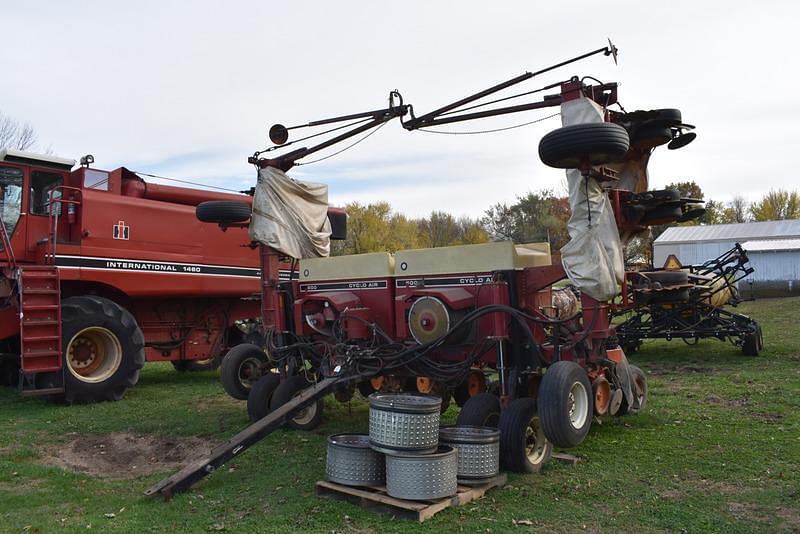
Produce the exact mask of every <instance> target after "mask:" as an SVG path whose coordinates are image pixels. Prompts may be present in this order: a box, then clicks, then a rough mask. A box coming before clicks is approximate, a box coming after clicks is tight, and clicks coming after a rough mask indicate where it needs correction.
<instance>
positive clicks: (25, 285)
mask: <svg viewBox="0 0 800 534" xmlns="http://www.w3.org/2000/svg"><path fill="white" fill-rule="evenodd" d="M20 301H21V302H20V304H21V306H20V308H21V309H20V315H21V320H20V339H21V342H22V343H21V344H22V347H21V348H22V351H21V355H22V371H23V372H25V373H44V372H53V371H60V370H61V290H60V281H59V275H58V268H57V267H53V266H25V267H22V269H21V276H20Z"/></svg>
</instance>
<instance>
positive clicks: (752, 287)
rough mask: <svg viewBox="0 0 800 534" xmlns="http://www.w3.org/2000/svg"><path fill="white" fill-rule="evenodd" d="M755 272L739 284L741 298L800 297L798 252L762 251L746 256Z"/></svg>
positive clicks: (799, 258) (799, 253)
mask: <svg viewBox="0 0 800 534" xmlns="http://www.w3.org/2000/svg"><path fill="white" fill-rule="evenodd" d="M748 257H749V258H750V266H751V267H753V268H754V269H755V272H753V273H752V274H750V275H749V276H748V277H747V278H745V279H744V280H742V281H741V282H739V292H740V293H741V294H742V296H743V297H789V296H798V295H800V251H797V250H787V251H763V252H751V253H749V254H748Z"/></svg>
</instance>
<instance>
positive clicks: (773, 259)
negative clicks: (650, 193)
mask: <svg viewBox="0 0 800 534" xmlns="http://www.w3.org/2000/svg"><path fill="white" fill-rule="evenodd" d="M736 243H740V244H741V245H742V248H744V249H745V250H746V251H747V253H748V254H747V255H748V257H749V258H750V265H751V266H752V267H753V268H754V269H755V272H753V273H752V274H750V275H749V276H748V277H747V278H746V279H745V280H743V281H742V282H740V283H739V290H740V291H741V292H742V294H743V295H756V296H789V295H800V219H792V220H786V221H765V222H752V223H741V224H714V225H705V226H673V227H671V228H667V230H666V231H664V233H663V234H661V235H660V236H658V239H656V240H655V241H654V242H653V265H654V266H656V267H659V266H661V265H663V264H664V261H665V260H666V259H667V256H669V255H670V254H675V256H677V257H678V260H680V262H681V263H683V264H685V265H689V264H699V263H703V262H705V261H706V260H709V259H712V258H716V257H717V256H719V255H720V254H722V253H723V252H725V251H727V250H729V249H730V248H732V247H733V246H734V244H736Z"/></svg>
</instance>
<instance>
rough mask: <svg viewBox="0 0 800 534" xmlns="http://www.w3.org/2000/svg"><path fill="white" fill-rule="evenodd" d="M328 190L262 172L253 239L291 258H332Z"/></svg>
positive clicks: (282, 174)
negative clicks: (330, 256)
mask: <svg viewBox="0 0 800 534" xmlns="http://www.w3.org/2000/svg"><path fill="white" fill-rule="evenodd" d="M330 237H331V223H330V221H329V220H328V186H327V185H324V184H316V183H312V182H301V181H299V180H293V179H291V178H289V177H288V176H287V175H286V173H285V172H283V171H281V170H279V169H275V168H272V167H266V168H264V169H261V170H260V171H259V173H258V184H256V192H255V196H254V197H253V215H252V217H251V219H250V238H251V239H253V240H255V241H258V242H260V243H263V244H264V245H266V246H268V247H272V248H274V249H275V250H277V251H279V252H282V253H283V254H286V255H287V256H290V257H292V258H297V259H302V258H318V257H325V256H329V255H330V251H331V240H330Z"/></svg>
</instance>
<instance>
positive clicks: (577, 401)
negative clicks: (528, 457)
mask: <svg viewBox="0 0 800 534" xmlns="http://www.w3.org/2000/svg"><path fill="white" fill-rule="evenodd" d="M593 412H594V395H593V394H592V385H591V384H590V383H589V378H588V377H587V376H586V371H584V370H583V369H582V368H581V366H580V365H578V364H577V363H575V362H571V361H566V360H563V361H560V362H556V363H554V364H553V365H551V366H550V367H549V368H548V369H547V372H546V373H545V374H544V377H543V378H542V384H541V386H539V416H540V417H541V421H542V428H543V429H544V433H545V435H546V436H547V439H549V440H550V441H552V442H553V444H555V445H556V446H558V447H575V446H576V445H579V444H580V443H581V442H582V441H583V440H584V438H586V434H588V433H589V427H590V426H591V425H592V413H593Z"/></svg>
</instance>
